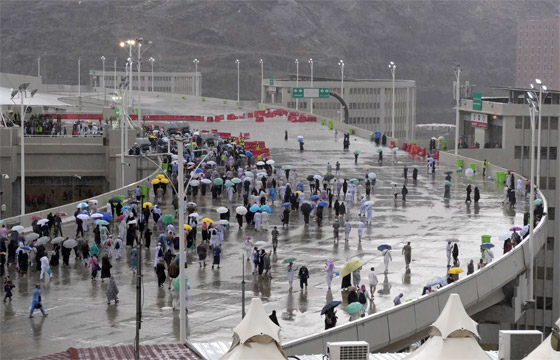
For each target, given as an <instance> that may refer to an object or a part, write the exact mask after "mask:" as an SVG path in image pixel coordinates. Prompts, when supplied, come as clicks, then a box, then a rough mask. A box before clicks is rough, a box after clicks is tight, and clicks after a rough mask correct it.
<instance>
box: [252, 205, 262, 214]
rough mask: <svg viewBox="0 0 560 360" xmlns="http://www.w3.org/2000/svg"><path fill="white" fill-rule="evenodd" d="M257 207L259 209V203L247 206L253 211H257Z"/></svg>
mask: <svg viewBox="0 0 560 360" xmlns="http://www.w3.org/2000/svg"><path fill="white" fill-rule="evenodd" d="M259 209H260V207H259V205H253V206H251V207H250V208H249V211H250V212H253V213H255V212H257V211H259Z"/></svg>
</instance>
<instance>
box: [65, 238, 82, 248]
mask: <svg viewBox="0 0 560 360" xmlns="http://www.w3.org/2000/svg"><path fill="white" fill-rule="evenodd" d="M62 246H64V247H65V248H67V249H72V248H75V247H76V246H78V242H77V241H76V240H74V239H68V240H66V241H65V242H63V243H62Z"/></svg>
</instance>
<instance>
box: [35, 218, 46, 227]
mask: <svg viewBox="0 0 560 360" xmlns="http://www.w3.org/2000/svg"><path fill="white" fill-rule="evenodd" d="M48 222H49V219H41V220H39V221H37V225H40V226H43V225H45V224H46V223H48Z"/></svg>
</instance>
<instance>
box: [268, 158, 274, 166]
mask: <svg viewBox="0 0 560 360" xmlns="http://www.w3.org/2000/svg"><path fill="white" fill-rule="evenodd" d="M266 164H267V165H274V160H272V159H271V160H267V161H266Z"/></svg>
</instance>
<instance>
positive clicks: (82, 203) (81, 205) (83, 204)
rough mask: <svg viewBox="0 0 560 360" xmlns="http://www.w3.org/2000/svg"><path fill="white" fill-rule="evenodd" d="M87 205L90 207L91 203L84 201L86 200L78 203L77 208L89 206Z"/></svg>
mask: <svg viewBox="0 0 560 360" xmlns="http://www.w3.org/2000/svg"><path fill="white" fill-rule="evenodd" d="M87 207H89V205H88V204H86V203H84V202H81V203H79V204H78V205H76V208H78V209H83V208H87Z"/></svg>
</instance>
